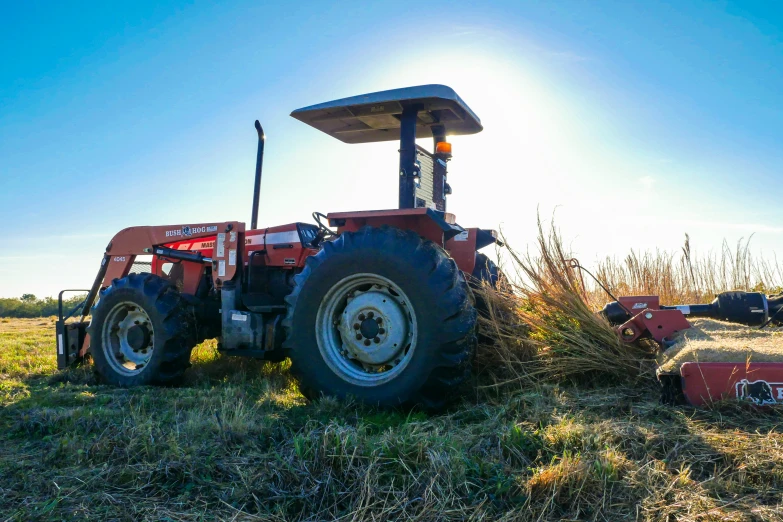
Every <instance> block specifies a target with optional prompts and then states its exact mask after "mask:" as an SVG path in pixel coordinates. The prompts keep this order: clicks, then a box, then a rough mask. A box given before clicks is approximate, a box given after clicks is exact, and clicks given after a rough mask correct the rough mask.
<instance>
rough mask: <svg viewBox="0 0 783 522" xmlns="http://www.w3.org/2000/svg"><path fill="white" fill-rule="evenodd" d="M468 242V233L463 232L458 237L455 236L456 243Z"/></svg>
mask: <svg viewBox="0 0 783 522" xmlns="http://www.w3.org/2000/svg"><path fill="white" fill-rule="evenodd" d="M467 240H468V231H467V230H463V231H462V232H460V233H459V234H457V235H456V236H454V241H467Z"/></svg>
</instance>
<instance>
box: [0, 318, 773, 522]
mask: <svg viewBox="0 0 783 522" xmlns="http://www.w3.org/2000/svg"><path fill="white" fill-rule="evenodd" d="M52 337H53V335H52V332H51V329H50V328H49V326H48V325H37V324H27V325H19V326H18V328H16V329H15V331H13V332H10V331H4V332H0V375H1V377H0V477H2V478H1V479H0V519H2V520H20V521H21V520H24V521H26V520H73V519H93V520H178V521H179V520H248V521H249V520H334V519H338V520H443V521H446V520H449V521H450V520H454V521H457V520H459V521H462V520H484V519H489V520H507V521H511V520H522V521H541V520H585V521H588V520H589V521H606V520H609V521H619V520H660V521H669V520H682V521H708V520H714V521H719V520H720V521H724V520H737V521H755V520H764V521H774V520H781V519H782V518H783V504H782V503H781V495H783V435H781V433H780V431H779V426H780V417H778V416H775V415H773V414H769V413H763V412H756V411H752V410H750V409H747V408H740V407H737V406H731V405H724V406H719V407H717V408H716V409H714V410H694V409H691V408H685V407H680V408H669V407H665V406H661V405H659V404H658V402H657V395H658V394H657V390H656V389H655V387H654V385H651V384H647V383H641V384H635V385H631V384H628V383H624V384H623V383H621V384H616V383H615V384H605V385H603V386H583V385H582V386H572V385H557V384H552V383H547V382H543V380H542V382H541V383H540V384H538V385H536V386H532V387H530V386H528V387H527V388H526V389H522V388H520V389H518V390H517V391H515V392H510V391H509V390H507V391H506V393H504V394H503V395H501V396H499V397H497V398H495V399H493V398H490V397H487V396H482V397H481V398H474V399H472V400H467V401H465V402H463V403H461V404H459V405H457V406H456V407H455V408H454V409H452V410H450V411H448V412H445V413H443V414H440V415H431V416H428V415H425V414H423V413H421V412H402V411H401V412H394V411H392V412H379V411H376V410H373V409H371V408H366V407H363V406H360V405H356V404H350V403H338V402H335V401H331V400H321V401H317V402H314V403H308V402H306V401H305V400H304V399H303V398H302V397H301V395H299V394H298V392H297V391H296V387H295V386H294V384H293V382H292V381H291V379H290V377H289V376H288V372H287V368H286V366H285V365H269V364H262V363H258V362H255V361H250V360H242V359H231V358H227V357H224V356H220V355H218V354H217V353H216V351H215V346H214V343H208V344H205V345H202V346H200V347H199V348H198V350H197V351H196V352H195V354H194V358H193V363H194V367H193V368H192V372H191V373H190V374H189V375H188V378H187V381H186V382H185V383H184V385H183V386H180V387H176V388H163V389H160V388H138V389H132V390H124V389H117V388H112V387H107V386H98V385H96V384H95V383H94V381H93V380H92V376H91V373H90V372H89V370H88V369H76V370H71V371H69V372H66V373H64V374H60V373H57V372H55V370H54V356H53V354H54V341H53V339H52ZM23 356H24V360H26V361H28V362H27V363H26V364H24V365H21V366H20V365H19V364H18V361H19V360H20V359H22V358H23Z"/></svg>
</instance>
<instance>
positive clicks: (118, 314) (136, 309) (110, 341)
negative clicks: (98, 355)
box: [101, 301, 155, 376]
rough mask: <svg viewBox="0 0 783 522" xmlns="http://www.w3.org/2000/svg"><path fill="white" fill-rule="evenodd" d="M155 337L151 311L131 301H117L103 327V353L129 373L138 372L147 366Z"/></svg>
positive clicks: (119, 370)
mask: <svg viewBox="0 0 783 522" xmlns="http://www.w3.org/2000/svg"><path fill="white" fill-rule="evenodd" d="M154 339H155V330H154V328H153V325H152V320H151V319H150V317H149V315H148V314H147V312H146V311H145V310H144V308H142V307H140V306H139V305H137V304H136V303H133V302H130V301H123V302H122V303H119V304H117V305H115V306H114V307H113V308H112V309H111V310H110V311H109V313H108V314H107V315H106V320H105V321H104V322H103V328H102V329H101V341H102V347H103V353H104V355H105V356H106V360H107V362H108V363H109V366H111V368H112V369H113V370H114V371H115V372H117V373H120V374H123V375H128V376H135V375H138V374H140V373H141V372H143V371H144V370H145V369H146V368H147V366H148V365H149V361H150V359H152V354H153V352H154V350H155V346H154Z"/></svg>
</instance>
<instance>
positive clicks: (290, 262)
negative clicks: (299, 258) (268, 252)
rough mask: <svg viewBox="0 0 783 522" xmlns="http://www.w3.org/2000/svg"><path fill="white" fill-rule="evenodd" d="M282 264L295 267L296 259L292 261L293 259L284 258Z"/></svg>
mask: <svg viewBox="0 0 783 522" xmlns="http://www.w3.org/2000/svg"><path fill="white" fill-rule="evenodd" d="M283 263H285V264H286V265H295V264H296V259H294V258H293V257H286V258H285V259H284V260H283Z"/></svg>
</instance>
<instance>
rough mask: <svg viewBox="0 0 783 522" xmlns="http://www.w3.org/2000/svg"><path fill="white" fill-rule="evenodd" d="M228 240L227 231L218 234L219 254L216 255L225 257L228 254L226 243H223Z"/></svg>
mask: <svg viewBox="0 0 783 522" xmlns="http://www.w3.org/2000/svg"><path fill="white" fill-rule="evenodd" d="M225 242H226V233H225V232H221V233H220V234H218V236H217V256H216V257H223V256H225V255H226V251H225V245H223V243H225Z"/></svg>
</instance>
